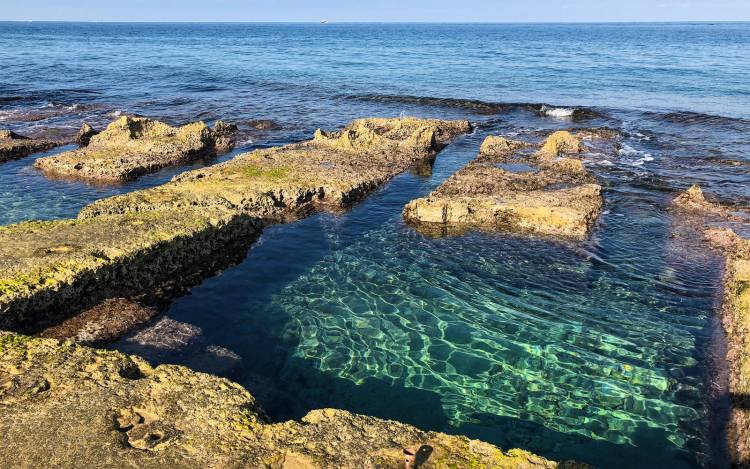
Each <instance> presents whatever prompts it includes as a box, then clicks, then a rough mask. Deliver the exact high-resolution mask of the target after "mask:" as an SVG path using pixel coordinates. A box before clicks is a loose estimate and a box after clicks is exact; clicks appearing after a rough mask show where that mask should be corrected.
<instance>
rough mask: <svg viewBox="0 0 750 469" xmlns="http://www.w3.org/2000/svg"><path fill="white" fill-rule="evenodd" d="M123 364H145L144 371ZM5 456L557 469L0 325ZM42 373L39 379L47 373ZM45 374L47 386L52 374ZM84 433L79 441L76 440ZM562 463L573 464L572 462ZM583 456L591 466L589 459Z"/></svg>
mask: <svg viewBox="0 0 750 469" xmlns="http://www.w3.org/2000/svg"><path fill="white" fill-rule="evenodd" d="M123 370H137V373H136V372H132V371H128V372H123ZM8 379H14V380H16V381H17V382H19V383H20V382H23V383H26V384H25V385H24V386H25V388H24V389H36V390H37V391H36V393H35V394H34V393H27V392H23V393H18V392H16V393H14V394H13V396H22V398H21V399H18V398H17V397H13V396H8V395H7V393H5V394H4V391H3V390H4V389H6V388H3V387H0V404H1V405H2V412H3V418H2V419H0V434H2V435H4V436H5V437H4V441H3V445H0V460H2V461H3V462H4V464H5V465H6V466H8V467H17V466H30V467H47V466H55V467H104V466H110V465H112V464H113V461H116V463H114V464H115V465H117V466H118V467H122V466H127V467H142V468H162V467H259V468H261V467H269V468H292V467H310V468H357V469H359V468H363V467H386V468H389V467H393V468H402V467H404V463H405V460H406V458H405V456H407V455H409V454H411V455H419V457H420V460H419V464H420V465H419V467H421V468H423V469H429V468H448V467H475V468H497V467H514V468H532V467H534V468H554V467H558V465H557V464H556V463H555V462H553V461H549V460H546V459H544V458H541V457H539V456H535V455H533V454H531V453H528V452H526V451H522V450H510V451H507V452H503V451H502V450H500V449H498V448H496V447H494V446H492V445H490V444H487V443H483V442H481V441H476V440H469V439H467V438H465V437H459V436H449V435H445V434H442V433H436V432H425V431H421V430H418V429H416V428H414V427H412V426H409V425H405V424H401V423H398V422H394V421H386V420H380V419H376V418H372V417H366V416H361V415H355V414H352V413H349V412H346V411H343V410H333V409H321V410H314V411H311V412H310V413H308V414H307V415H306V416H305V417H304V418H303V419H302V420H301V421H287V422H281V423H268V422H267V420H266V419H265V418H264V417H263V414H262V412H261V410H260V409H259V408H258V406H257V404H256V402H255V399H254V398H253V396H252V395H250V394H249V393H248V392H247V391H246V390H244V389H243V388H241V387H240V386H239V385H237V384H235V383H232V382H230V381H227V380H225V379H221V378H217V377H214V376H210V375H207V374H203V373H196V372H193V371H191V370H189V369H187V368H184V367H180V366H169V365H163V366H158V367H151V366H150V365H148V364H147V363H146V362H144V361H143V360H141V359H139V358H137V357H132V356H127V355H123V354H121V353H118V352H110V351H102V350H94V349H90V348H87V347H83V346H79V345H76V344H74V343H71V342H63V343H60V342H58V341H56V340H50V339H29V338H26V337H22V336H18V335H13V334H9V333H0V382H5V380H8ZM40 383H41V384H40ZM44 383H47V385H46V386H45V385H43V384H44ZM71 442H75V444H71ZM560 467H574V466H573V465H570V463H563V464H561V465H560ZM580 467H584V466H580Z"/></svg>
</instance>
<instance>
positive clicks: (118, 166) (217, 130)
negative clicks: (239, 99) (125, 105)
mask: <svg viewBox="0 0 750 469" xmlns="http://www.w3.org/2000/svg"><path fill="white" fill-rule="evenodd" d="M234 128H235V127H233V126H231V125H229V124H225V123H223V122H218V123H217V124H216V126H215V127H214V129H211V128H209V127H208V126H207V125H206V124H204V123H203V122H195V123H192V124H187V125H184V126H182V127H171V126H169V125H167V124H164V123H162V122H158V121H155V120H151V119H147V118H143V117H129V116H123V117H121V118H119V119H117V120H116V121H114V122H112V123H111V124H109V126H107V128H106V129H105V130H104V131H103V132H101V133H98V134H94V135H92V131H88V130H89V129H81V130H82V134H81V135H80V137H82V138H81V144H84V141H86V139H88V141H87V143H85V145H86V146H84V147H82V148H79V149H77V150H73V151H69V152H65V153H61V154H59V155H54V156H49V157H46V158H40V159H39V160H37V161H36V163H35V166H36V167H37V168H39V169H41V170H43V171H44V172H46V173H49V174H52V175H55V176H62V177H71V178H76V179H86V180H93V181H103V182H117V181H125V180H128V179H133V178H136V177H138V176H140V175H143V174H146V173H149V172H153V171H156V170H158V169H161V168H164V167H166V166H171V165H175V164H180V163H186V162H189V161H192V160H194V159H196V158H199V157H202V156H207V155H211V154H214V153H216V152H220V151H226V150H227V149H228V147H230V146H231V143H230V140H229V135H228V134H229V133H231V132H232V131H233V130H234ZM83 131H86V132H83Z"/></svg>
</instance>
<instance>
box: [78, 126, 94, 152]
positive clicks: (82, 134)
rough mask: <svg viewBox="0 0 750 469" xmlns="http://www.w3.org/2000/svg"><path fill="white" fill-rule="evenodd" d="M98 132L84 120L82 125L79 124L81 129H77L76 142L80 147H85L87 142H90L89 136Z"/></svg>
mask: <svg viewBox="0 0 750 469" xmlns="http://www.w3.org/2000/svg"><path fill="white" fill-rule="evenodd" d="M98 134H99V131H98V130H95V129H94V128H93V127H91V126H90V125H89V124H88V123H86V122H84V123H83V125H81V130H79V131H78V133H77V134H76V143H77V144H78V145H80V146H82V147H85V146H86V145H88V144H89V142H91V137H93V136H94V135H98Z"/></svg>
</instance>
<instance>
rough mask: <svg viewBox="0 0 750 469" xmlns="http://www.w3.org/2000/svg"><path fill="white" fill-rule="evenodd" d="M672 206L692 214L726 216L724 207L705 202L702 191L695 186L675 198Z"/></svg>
mask: <svg viewBox="0 0 750 469" xmlns="http://www.w3.org/2000/svg"><path fill="white" fill-rule="evenodd" d="M672 206H673V207H675V208H678V209H681V210H687V211H692V212H703V213H711V214H715V215H720V216H723V215H726V214H727V210H726V209H725V208H724V207H722V206H721V205H719V204H715V203H712V202H709V201H708V200H706V197H705V196H704V195H703V191H702V190H701V188H700V186H698V185H697V184H693V185H692V186H690V189H688V190H687V191H685V192H683V193H681V194H680V195H678V196H677V197H675V198H674V200H673V201H672Z"/></svg>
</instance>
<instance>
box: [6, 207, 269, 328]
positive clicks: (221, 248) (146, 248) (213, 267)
mask: <svg viewBox="0 0 750 469" xmlns="http://www.w3.org/2000/svg"><path fill="white" fill-rule="evenodd" d="M260 229H261V226H260V223H259V221H258V220H257V219H253V218H251V217H247V216H242V215H237V214H230V213H228V212H226V211H221V210H217V209H205V208H204V209H201V210H200V211H198V210H190V209H186V210H170V211H163V212H145V213H131V214H127V215H116V216H105V217H97V218H91V219H86V220H56V221H31V222H24V223H19V224H15V225H9V226H5V227H0V328H3V329H9V328H21V329H23V330H33V328H35V327H38V325H39V324H43V323H45V322H46V321H49V320H52V319H65V317H60V318H58V317H56V315H59V314H65V315H70V314H74V313H76V312H78V311H81V310H82V309H85V308H88V307H90V306H93V305H95V304H97V303H98V302H100V301H102V300H104V299H107V298H117V297H126V298H133V297H136V296H138V295H144V294H146V295H152V294H159V292H169V291H173V290H180V289H182V288H185V287H190V286H193V285H194V284H195V283H198V282H199V281H200V280H202V279H203V278H204V277H205V276H206V275H210V274H213V273H214V272H216V271H217V270H221V269H223V268H225V267H227V266H228V265H231V264H234V263H236V262H238V261H240V260H241V259H243V258H244V255H245V253H246V251H247V249H248V247H249V246H250V244H251V243H252V242H253V241H254V240H255V238H256V237H257V236H258V234H259V233H260Z"/></svg>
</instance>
